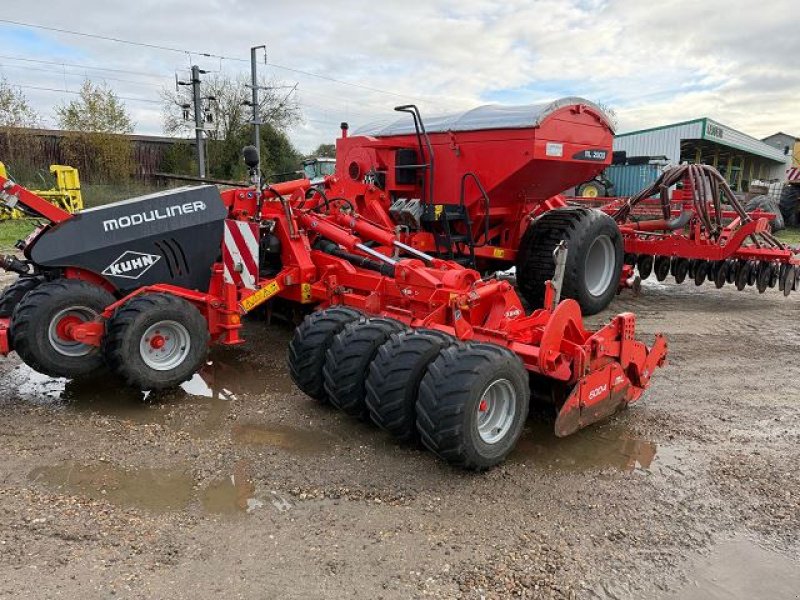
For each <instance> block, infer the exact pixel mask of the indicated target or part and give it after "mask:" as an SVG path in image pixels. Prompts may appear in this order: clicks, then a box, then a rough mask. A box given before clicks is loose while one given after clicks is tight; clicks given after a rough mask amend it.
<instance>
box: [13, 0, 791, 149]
mask: <svg viewBox="0 0 800 600" xmlns="http://www.w3.org/2000/svg"><path fill="white" fill-rule="evenodd" d="M3 4H7V6H2V5H3ZM0 6H2V8H3V10H2V15H3V18H7V19H16V20H20V21H27V22H31V21H32V22H36V23H38V24H42V25H49V26H53V27H62V26H66V27H73V28H75V29H79V30H81V31H87V32H93V33H100V34H103V35H108V36H114V37H119V38H126V39H134V40H137V41H141V42H146V43H152V44H161V45H168V46H173V47H179V48H189V49H197V50H202V51H205V52H211V53H215V54H224V55H230V56H237V57H242V58H247V57H248V55H249V53H248V51H249V47H250V46H251V45H255V44H260V43H266V44H267V45H268V47H269V59H270V62H271V63H275V64H279V65H285V66H290V67H295V68H298V69H302V70H307V71H312V72H315V73H319V74H321V75H324V76H326V77H332V78H335V79H341V80H345V81H349V82H352V83H357V84H362V85H365V86H368V87H371V88H376V89H380V90H385V91H386V92H391V93H381V92H375V91H368V90H365V89H362V88H357V87H351V86H344V85H340V84H336V83H334V82H330V81H325V80H322V79H317V78H313V77H308V76H305V75H301V74H298V73H293V72H291V71H286V70H281V69H277V68H275V67H268V70H269V72H270V74H272V75H274V76H276V77H279V78H281V79H283V80H285V81H288V82H291V83H294V82H298V83H299V87H298V90H299V91H298V98H299V100H300V101H301V103H302V106H303V109H304V113H305V116H306V122H305V123H303V124H301V125H299V126H298V127H296V128H294V129H293V131H292V135H293V137H294V140H295V142H296V143H297V144H298V146H299V147H300V148H301V149H303V150H309V149H311V148H313V147H314V146H315V145H316V144H318V143H320V142H323V141H329V140H331V139H332V138H334V137H335V136H336V135H337V134H338V124H339V122H340V121H343V120H345V121H350V122H351V123H352V124H353V125H357V124H358V123H360V122H364V121H368V120H373V119H375V118H380V117H381V116H386V115H388V114H389V113H390V111H391V108H392V107H393V106H394V105H395V104H399V103H402V102H407V101H414V102H417V103H418V104H419V105H420V107H421V108H422V109H423V111H424V112H426V113H428V114H430V113H433V112H442V111H446V110H461V109H465V108H469V107H471V106H474V105H476V104H480V103H485V102H487V101H492V100H501V101H504V102H508V103H527V102H534V101H537V100H541V99H544V98H554V97H557V96H563V95H581V96H586V97H588V98H590V99H592V100H597V101H602V102H605V103H607V104H610V105H611V106H614V107H615V108H616V109H617V113H618V116H619V119H620V126H621V129H632V128H639V127H648V126H654V125H659V124H664V123H668V122H671V121H677V120H685V119H690V118H695V117H698V116H710V117H712V118H715V119H717V120H719V121H722V122H723V123H726V124H728V125H731V126H733V127H736V128H738V129H741V130H743V131H745V132H748V133H750V134H752V135H756V136H765V135H768V134H770V133H773V132H774V131H777V130H784V131H789V132H796V133H798V134H800V110H798V108H797V106H798V102H797V99H798V98H800V64H799V63H798V62H797V56H798V55H800V42H798V38H797V32H796V19H794V18H792V15H793V14H796V12H797V8H796V3H795V2H794V1H793V0H771V1H767V2H762V3H759V4H755V3H751V2H743V1H742V0H727V1H723V0H708V1H705V2H702V3H698V2H695V1H693V0H675V1H672V2H669V1H664V2H660V3H653V2H643V1H641V0H608V1H605V0H571V1H567V0H534V1H531V0H506V1H505V2H503V3H494V2H480V1H477V0H431V1H428V2H414V1H408V0H407V1H403V2H396V1H384V2H372V3H367V2H357V1H355V0H342V1H339V2H335V3H331V2H328V3H320V2H316V1H311V0H295V1H294V2H291V3H282V2H275V1H274V0H273V1H272V2H263V3H253V2H250V1H244V0H214V1H207V2H203V1H202V0H201V1H199V2H197V1H195V2H189V1H188V0H179V1H176V2H168V3H167V2H156V1H153V0H142V1H140V2H138V3H129V2H108V1H106V2H97V1H96V0H84V1H81V2H77V1H75V0H71V1H63V2H60V3H57V4H56V3H51V2H28V3H24V4H23V3H16V2H15V3H11V2H0ZM34 31H35V35H34V34H32V33H31V32H34ZM20 32H25V33H26V36H25V38H24V39H20V37H19V35H20ZM0 55H11V56H25V57H31V58H40V59H44V60H51V59H57V60H65V61H68V62H75V63H82V64H90V65H95V66H106V67H113V68H121V69H128V70H130V71H136V72H137V73H138V72H142V73H151V76H149V77H148V76H144V75H139V74H136V75H134V74H129V75H126V74H121V73H111V72H108V73H106V76H107V77H108V83H109V84H110V85H111V86H112V87H114V88H115V89H116V90H118V92H119V94H120V95H123V96H127V97H133V98H143V99H153V100H154V99H157V94H158V87H160V86H164V85H167V86H168V85H171V84H172V81H173V80H172V78H173V76H174V75H173V74H174V72H175V70H176V69H182V70H185V68H186V67H187V66H188V65H189V63H190V61H198V62H200V64H201V65H202V66H204V67H206V68H209V69H219V68H222V69H225V70H230V71H246V70H247V69H248V65H247V63H246V62H233V61H219V60H217V59H209V58H203V57H199V56H191V57H190V56H188V55H181V54H177V53H170V52H163V51H158V50H155V49H147V48H137V47H131V46H126V45H123V44H115V43H110V42H105V41H100V40H93V39H89V38H80V37H75V36H68V35H63V34H57V33H51V32H45V31H36V30H27V31H26V30H23V29H18V28H11V27H9V26H6V25H0ZM0 64H2V65H3V67H2V70H3V72H4V73H5V74H6V76H7V77H8V79H9V80H11V81H13V82H16V83H20V84H23V85H31V86H39V87H54V88H63V87H64V85H65V82H66V86H67V89H73V90H74V89H77V86H78V85H79V83H80V80H81V77H82V76H84V75H86V74H89V75H90V76H91V77H93V78H99V76H100V75H102V73H100V72H97V71H81V70H80V69H74V68H59V67H57V66H53V65H50V66H48V65H32V64H29V65H28V66H29V67H36V68H40V69H44V70H42V71H34V70H32V68H29V69H24V68H23V69H20V68H17V67H15V66H12V65H16V66H19V65H23V64H24V63H21V62H19V61H13V60H8V59H2V58H0ZM112 78H115V79H124V80H125V81H116V80H114V79H112ZM25 91H26V93H27V94H28V95H29V97H30V98H31V100H32V101H33V102H34V103H35V104H36V106H37V108H38V109H39V110H40V112H42V113H43V114H45V115H49V114H51V113H52V106H53V104H54V103H57V102H58V101H60V99H61V98H60V96H59V94H57V93H53V92H43V91H36V90H25ZM393 94H397V95H393ZM128 106H129V108H130V109H131V111H132V113H133V115H134V118H135V120H136V121H137V123H138V127H137V129H138V130H139V131H141V132H143V133H159V132H160V126H161V124H160V119H159V114H158V106H157V105H155V104H148V103H145V102H134V101H129V102H128Z"/></svg>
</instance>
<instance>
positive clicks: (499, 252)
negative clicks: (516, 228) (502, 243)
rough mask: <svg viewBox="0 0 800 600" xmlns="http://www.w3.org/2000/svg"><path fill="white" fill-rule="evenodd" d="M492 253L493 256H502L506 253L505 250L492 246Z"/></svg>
mask: <svg viewBox="0 0 800 600" xmlns="http://www.w3.org/2000/svg"><path fill="white" fill-rule="evenodd" d="M492 254H493V255H494V257H495V258H504V257H505V255H506V251H505V250H503V249H502V248H494V249H493V250H492Z"/></svg>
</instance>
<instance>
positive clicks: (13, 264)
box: [0, 254, 30, 275]
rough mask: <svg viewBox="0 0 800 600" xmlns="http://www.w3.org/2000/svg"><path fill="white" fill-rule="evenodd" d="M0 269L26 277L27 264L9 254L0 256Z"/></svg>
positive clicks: (27, 272) (28, 271) (27, 271)
mask: <svg viewBox="0 0 800 600" xmlns="http://www.w3.org/2000/svg"><path fill="white" fill-rule="evenodd" d="M0 269H4V270H6V271H12V272H14V273H18V274H20V275H28V274H29V273H30V270H29V269H28V263H25V262H22V261H21V260H19V259H18V258H17V257H16V256H13V255H11V254H0Z"/></svg>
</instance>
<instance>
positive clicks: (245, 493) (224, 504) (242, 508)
mask: <svg viewBox="0 0 800 600" xmlns="http://www.w3.org/2000/svg"><path fill="white" fill-rule="evenodd" d="M28 479H29V480H30V481H31V482H33V483H37V484H43V485H45V486H47V487H48V488H49V489H51V490H53V491H55V492H58V493H62V494H74V495H79V496H85V497H87V498H90V499H92V500H97V501H105V502H110V503H111V504H115V505H117V506H122V507H128V508H137V509H143V510H146V511H149V512H153V513H165V512H171V511H179V510H186V509H187V508H188V507H189V506H190V505H191V504H192V503H195V502H196V501H199V504H200V507H201V508H202V509H203V512H204V513H206V514H211V515H235V514H241V513H248V512H252V511H253V510H255V509H257V508H260V507H262V506H264V502H263V501H262V500H259V499H258V498H256V486H255V483H254V482H253V480H252V479H251V476H250V471H249V466H248V464H247V463H246V462H244V461H242V462H239V463H237V464H236V466H235V467H234V469H233V472H232V473H231V474H230V475H229V476H226V477H222V478H220V479H217V480H215V481H212V482H211V483H210V484H208V486H206V487H205V488H204V489H202V490H199V491H198V490H197V489H195V482H194V479H193V477H192V476H191V474H190V471H189V469H188V467H186V466H184V467H180V468H170V469H143V468H140V469H125V468H123V467H120V466H117V465H113V464H110V463H105V462H102V463H96V464H88V465H81V464H77V463H74V462H66V463H63V464H59V465H54V466H48V467H39V468H36V469H34V470H33V471H31V472H30V474H29V475H28Z"/></svg>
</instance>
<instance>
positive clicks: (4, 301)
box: [0, 276, 44, 319]
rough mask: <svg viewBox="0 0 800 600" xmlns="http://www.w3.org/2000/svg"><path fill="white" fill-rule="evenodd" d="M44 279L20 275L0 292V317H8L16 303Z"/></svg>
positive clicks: (12, 312)
mask: <svg viewBox="0 0 800 600" xmlns="http://www.w3.org/2000/svg"><path fill="white" fill-rule="evenodd" d="M43 281H44V279H43V278H41V277H30V276H26V277H20V278H18V279H17V280H16V281H15V282H14V283H12V284H11V285H10V286H8V287H7V288H5V289H4V290H3V293H2V294H0V319H8V318H9V317H11V315H12V314H14V309H15V308H16V307H17V304H19V303H20V301H21V300H22V299H23V298H24V297H25V295H26V294H27V293H28V292H30V291H31V290H32V289H34V288H35V287H38V286H39V285H40V284H41V283H42V282H43Z"/></svg>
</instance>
